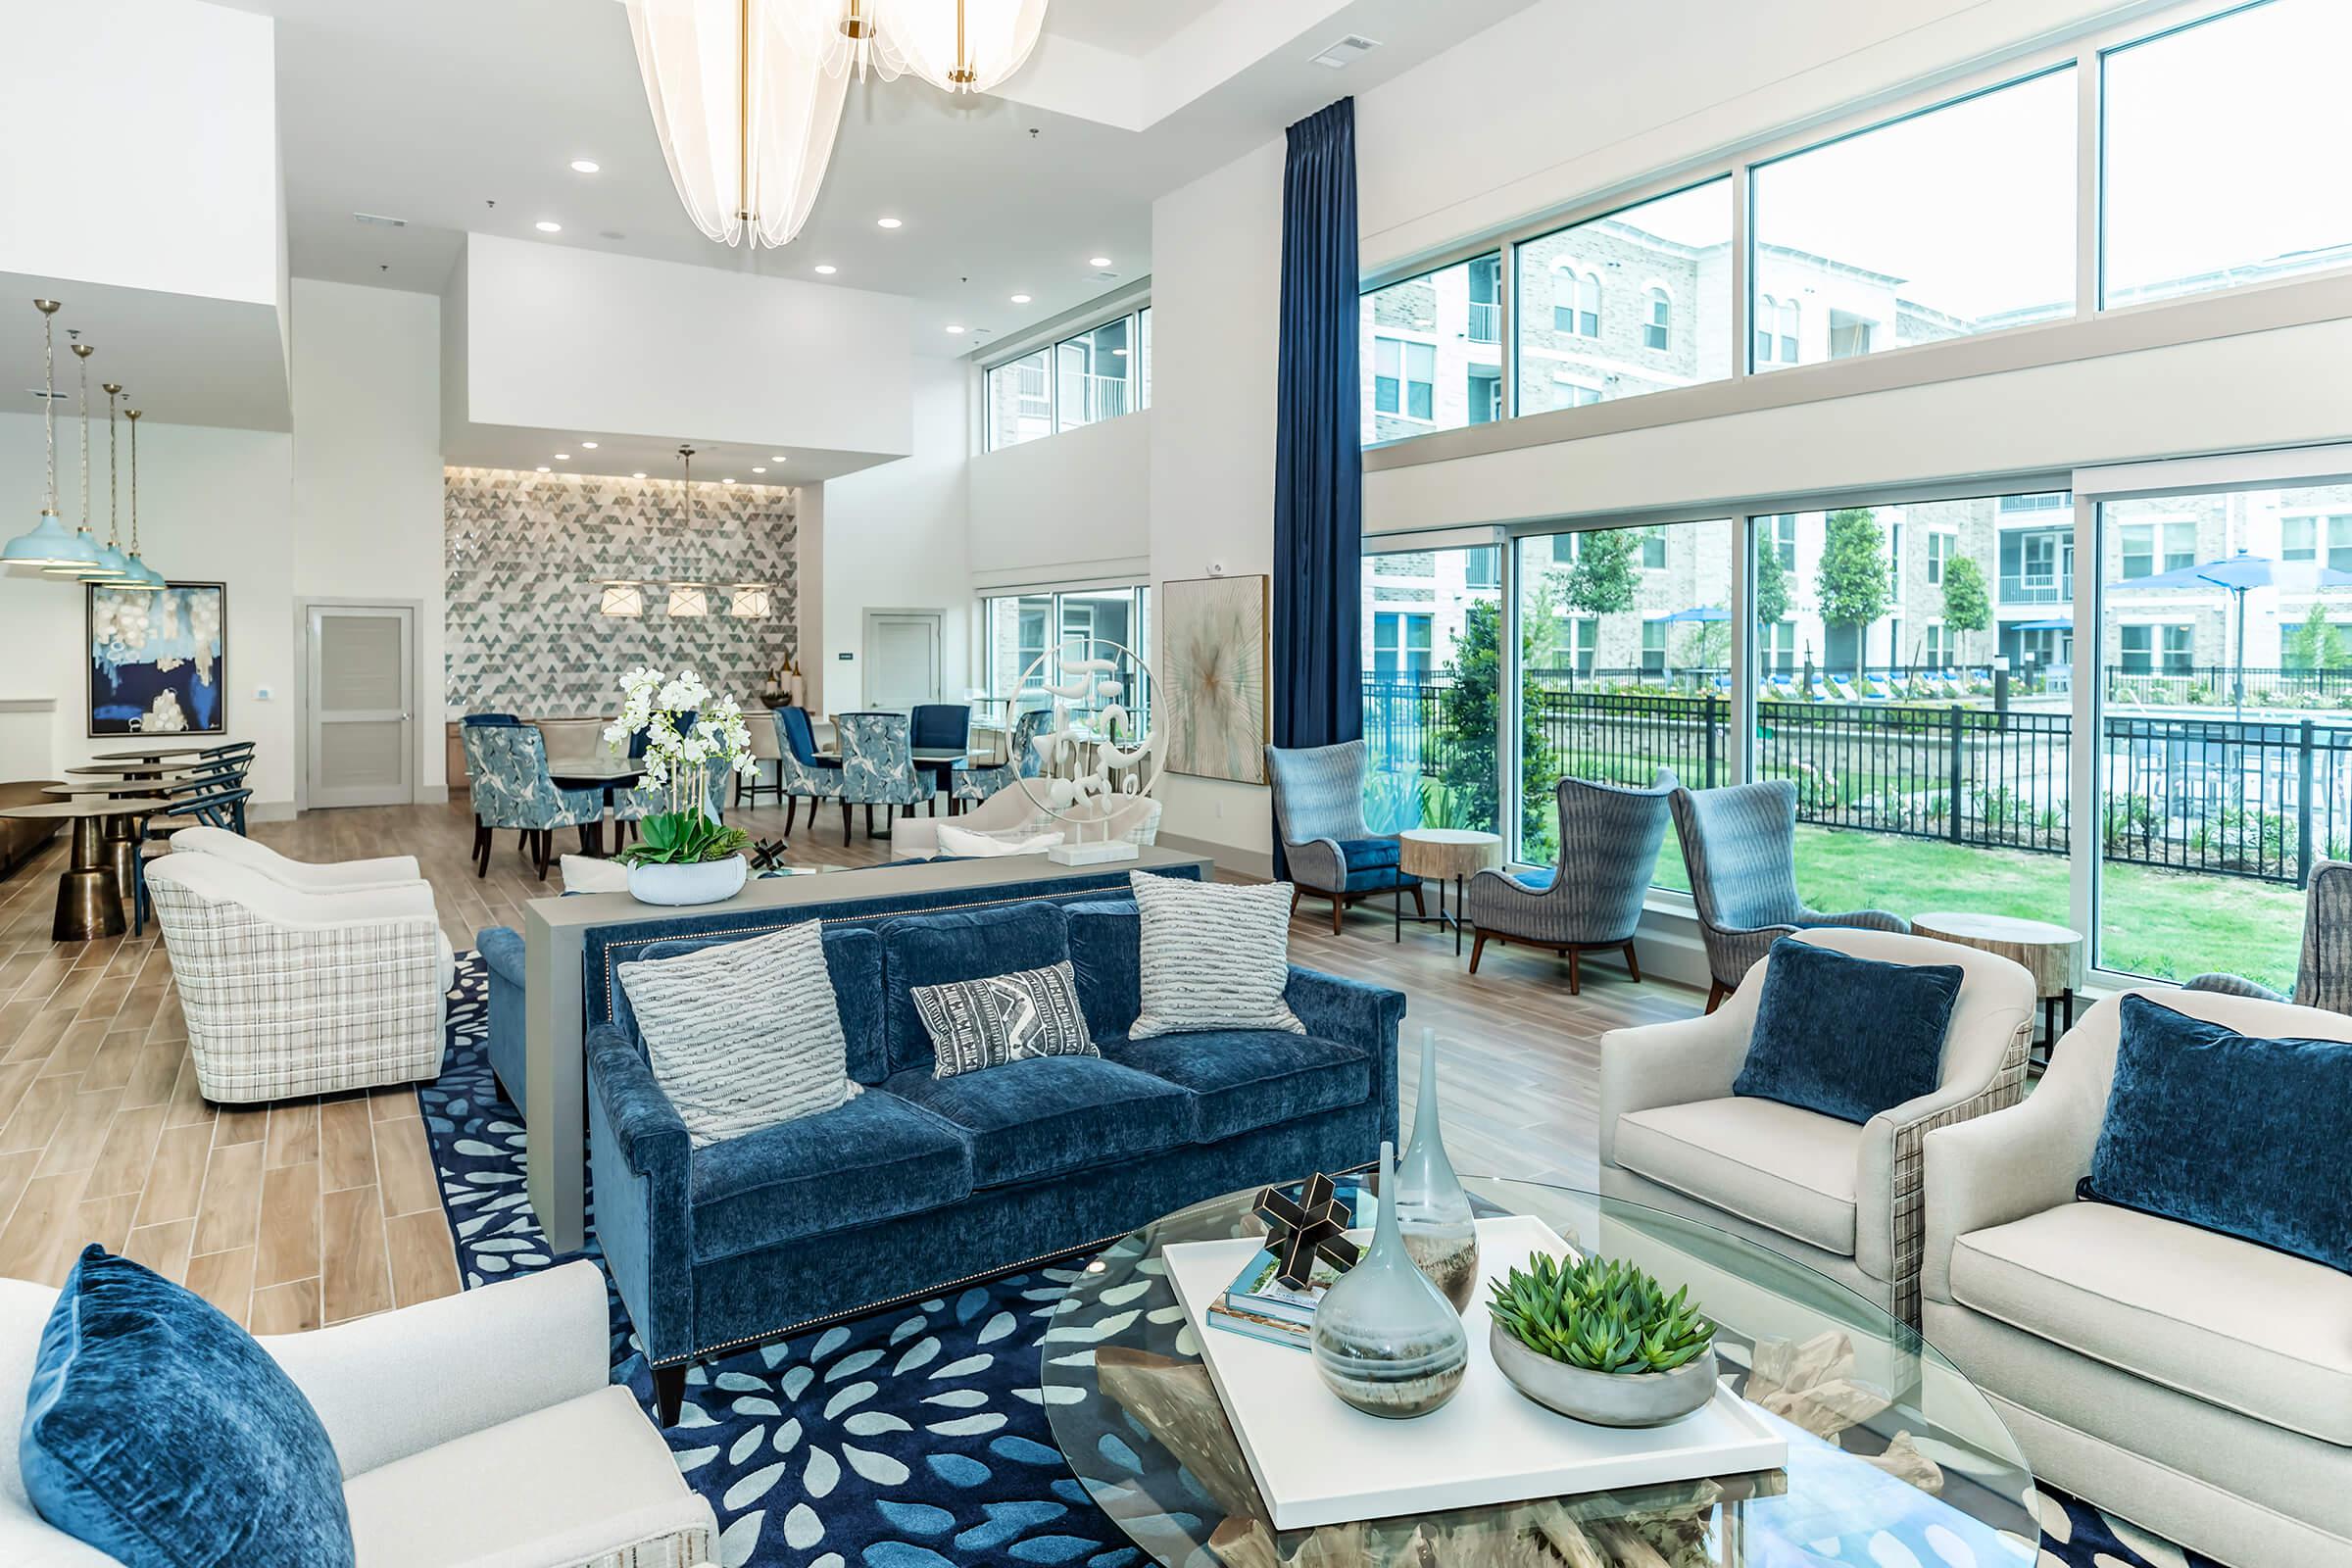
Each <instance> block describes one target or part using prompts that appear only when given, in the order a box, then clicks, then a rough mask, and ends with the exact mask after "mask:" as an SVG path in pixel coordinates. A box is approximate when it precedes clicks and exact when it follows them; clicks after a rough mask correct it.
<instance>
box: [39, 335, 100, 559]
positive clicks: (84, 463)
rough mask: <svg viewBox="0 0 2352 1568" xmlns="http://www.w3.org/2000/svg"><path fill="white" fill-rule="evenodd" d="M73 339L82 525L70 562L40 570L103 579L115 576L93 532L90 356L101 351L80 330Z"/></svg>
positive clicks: (79, 528) (71, 346)
mask: <svg viewBox="0 0 2352 1568" xmlns="http://www.w3.org/2000/svg"><path fill="white" fill-rule="evenodd" d="M66 336H68V337H70V338H72V339H73V342H72V343H71V344H70V345H68V346H69V347H70V348H72V349H73V357H74V358H75V359H76V360H79V361H80V362H81V526H80V527H78V528H76V529H74V530H73V546H72V553H73V558H74V559H73V561H72V562H71V563H67V564H56V565H49V566H43V567H42V568H41V571H42V572H43V574H44V575H47V576H51V577H71V578H73V579H74V580H75V581H77V582H93V581H102V580H105V579H108V578H110V577H112V576H113V573H111V572H109V571H108V570H107V569H106V568H105V567H104V566H102V565H101V564H99V561H98V540H97V538H96V536H94V535H93V534H92V533H91V532H90V356H91V355H93V354H95V353H97V352H98V351H97V350H96V349H95V348H93V347H92V346H91V345H89V344H87V343H84V342H82V341H81V334H80V333H79V332H74V331H69V332H67V333H66Z"/></svg>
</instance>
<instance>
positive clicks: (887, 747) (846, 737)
mask: <svg viewBox="0 0 2352 1568" xmlns="http://www.w3.org/2000/svg"><path fill="white" fill-rule="evenodd" d="M833 727H834V730H835V732H836V733H837V734H839V735H840V737H841V799H842V800H843V801H845V802H847V803H849V804H851V805H853V806H914V805H917V804H919V803H921V802H923V801H927V800H930V799H931V798H932V797H933V796H934V795H935V794H937V793H938V792H937V790H936V788H935V787H934V786H933V784H932V782H931V775H930V774H929V773H928V772H926V771H924V770H923V769H921V768H919V767H916V766H915V765H914V741H913V736H912V729H911V724H910V721H909V720H908V718H907V715H906V714H905V713H837V714H835V715H834V718H833Z"/></svg>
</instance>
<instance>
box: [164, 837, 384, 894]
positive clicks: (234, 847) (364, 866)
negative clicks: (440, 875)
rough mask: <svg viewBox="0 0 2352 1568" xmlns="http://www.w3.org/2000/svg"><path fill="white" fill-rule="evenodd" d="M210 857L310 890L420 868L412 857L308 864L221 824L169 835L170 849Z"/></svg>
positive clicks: (375, 880)
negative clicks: (283, 854) (222, 826)
mask: <svg viewBox="0 0 2352 1568" xmlns="http://www.w3.org/2000/svg"><path fill="white" fill-rule="evenodd" d="M190 852H193V853H196V854H200V855H210V856H215V857H218V858H221V859H223V860H227V861H230V862H231V863H233V864H236V865H242V866H246V867H248V868H250V869H252V870H255V871H259V872H260V873H261V874H262V875H264V876H266V877H268V878H269V879H270V881H272V882H276V883H280V884H282V885H284V886H286V887H290V888H299V889H303V890H305V891H308V892H313V893H331V892H334V891H336V890H337V889H341V888H375V887H386V886H396V885H399V884H402V883H408V882H419V881H422V880H423V878H424V872H423V871H422V870H421V869H420V868H419V867H418V865H417V857H415V856H414V855H387V856H380V857H378V858H374V859H368V860H334V861H327V862H321V863H314V862H312V861H309V860H292V859H288V858H286V857H284V856H282V855H280V854H278V853H277V852H276V851H275V850H273V849H270V847H269V846H268V845H266V844H256V843H255V842H254V841H253V840H251V839H249V838H246V837H244V836H242V835H241V834H236V833H231V832H229V831H227V830H226V829H225V828H217V827H202V826H198V827H188V828H182V829H180V830H179V832H178V833H177V834H175V835H173V837H172V854H174V855H185V854H189V853H190Z"/></svg>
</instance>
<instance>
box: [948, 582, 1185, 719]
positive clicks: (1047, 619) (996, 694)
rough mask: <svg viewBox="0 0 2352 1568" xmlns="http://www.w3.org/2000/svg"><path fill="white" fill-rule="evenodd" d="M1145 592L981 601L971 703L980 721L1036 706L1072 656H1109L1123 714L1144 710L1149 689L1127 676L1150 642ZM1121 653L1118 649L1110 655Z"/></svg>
mask: <svg viewBox="0 0 2352 1568" xmlns="http://www.w3.org/2000/svg"><path fill="white" fill-rule="evenodd" d="M1151 614H1152V590H1151V589H1150V588H1149V587H1147V586H1144V585H1141V584H1138V585H1136V586H1134V587H1121V588H1072V589H1065V590H1061V591H1051V590H1044V591H1038V592H1032V593H1019V594H1005V595H1002V596H997V597H992V598H988V599H984V600H982V601H981V618H980V624H981V637H982V643H983V646H982V649H981V659H980V669H981V680H980V693H981V695H980V698H979V701H980V703H981V705H982V707H983V708H984V709H986V710H987V712H986V714H984V716H986V717H988V718H991V719H996V718H1004V717H1008V716H1010V715H1012V714H1017V713H1020V712H1022V711H1026V710H1028V709H1032V708H1044V707H1046V706H1047V705H1048V704H1049V703H1050V702H1051V701H1052V697H1051V695H1050V694H1049V692H1048V688H1049V687H1051V686H1054V685H1055V684H1057V683H1060V682H1061V681H1063V680H1064V679H1065V678H1066V676H1065V666H1066V665H1067V664H1068V662H1070V661H1073V660H1077V659H1110V660H1114V661H1115V662H1117V664H1118V668H1117V669H1116V670H1115V671H1113V675H1112V678H1113V679H1116V680H1119V681H1120V682H1122V683H1123V684H1124V685H1125V686H1126V687H1127V688H1128V692H1127V695H1126V696H1125V697H1124V698H1123V699H1122V701H1123V702H1124V703H1125V704H1126V705H1127V706H1128V707H1129V708H1131V709H1135V710H1138V711H1142V710H1144V709H1147V708H1149V706H1150V703H1151V697H1152V694H1151V692H1150V691H1149V690H1148V689H1147V688H1145V687H1144V686H1143V685H1142V684H1141V683H1139V682H1137V681H1136V680H1135V679H1134V656H1136V655H1138V654H1144V653H1146V651H1147V650H1149V649H1150V647H1151V645H1152V626H1151ZM1122 649H1123V650H1125V652H1119V651H1118V650H1122Z"/></svg>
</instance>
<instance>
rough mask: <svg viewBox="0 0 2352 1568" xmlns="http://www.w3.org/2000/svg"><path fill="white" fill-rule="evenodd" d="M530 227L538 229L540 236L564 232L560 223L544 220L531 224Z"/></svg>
mask: <svg viewBox="0 0 2352 1568" xmlns="http://www.w3.org/2000/svg"><path fill="white" fill-rule="evenodd" d="M531 226H532V227H534V228H536V229H538V230H539V232H540V233H542V234H561V233H563V232H564V225H563V224H562V223H558V222H555V221H551V220H549V219H545V218H542V219H541V220H539V221H538V222H536V223H534V224H532V225H531Z"/></svg>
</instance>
